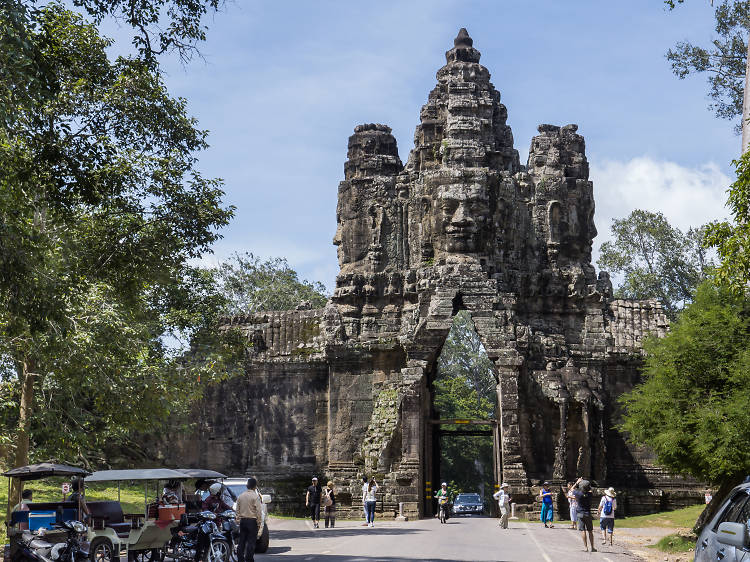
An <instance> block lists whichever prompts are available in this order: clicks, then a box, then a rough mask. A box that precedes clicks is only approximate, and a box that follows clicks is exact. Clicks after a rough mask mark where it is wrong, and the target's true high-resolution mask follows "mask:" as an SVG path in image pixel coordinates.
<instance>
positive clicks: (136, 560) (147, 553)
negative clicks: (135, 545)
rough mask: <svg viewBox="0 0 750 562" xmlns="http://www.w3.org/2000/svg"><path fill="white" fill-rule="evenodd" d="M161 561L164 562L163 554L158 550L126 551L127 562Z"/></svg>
mask: <svg viewBox="0 0 750 562" xmlns="http://www.w3.org/2000/svg"><path fill="white" fill-rule="evenodd" d="M162 560H164V553H163V552H162V550H161V549H159V548H150V549H146V550H129V551H128V562H161V561H162Z"/></svg>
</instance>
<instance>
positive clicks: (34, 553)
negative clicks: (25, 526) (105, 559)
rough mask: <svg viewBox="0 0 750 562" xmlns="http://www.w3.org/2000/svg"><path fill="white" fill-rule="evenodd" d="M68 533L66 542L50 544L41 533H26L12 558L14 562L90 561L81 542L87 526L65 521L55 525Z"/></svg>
mask: <svg viewBox="0 0 750 562" xmlns="http://www.w3.org/2000/svg"><path fill="white" fill-rule="evenodd" d="M54 528H56V529H62V530H63V531H65V533H66V535H67V536H66V539H65V542H60V543H57V544H53V543H50V542H48V541H46V540H45V539H44V535H43V534H41V533H38V532H37V533H33V532H31V531H24V532H23V533H22V534H21V536H20V537H19V539H18V547H17V549H16V552H15V553H14V555H13V556H12V560H13V562H29V561H34V562H83V561H84V560H88V558H89V552H88V548H87V545H86V543H83V542H82V541H81V538H80V536H81V533H85V532H86V530H87V529H86V525H84V524H83V523H81V522H80V521H65V522H64V523H62V524H59V525H54Z"/></svg>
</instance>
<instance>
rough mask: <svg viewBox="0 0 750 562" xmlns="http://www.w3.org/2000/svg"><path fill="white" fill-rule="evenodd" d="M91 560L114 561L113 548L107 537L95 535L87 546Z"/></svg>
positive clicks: (92, 561)
mask: <svg viewBox="0 0 750 562" xmlns="http://www.w3.org/2000/svg"><path fill="white" fill-rule="evenodd" d="M89 558H90V559H91V562H116V558H119V556H117V557H115V549H114V548H113V547H112V541H110V540H109V539H108V538H107V537H96V538H95V539H94V540H93V541H91V545H90V546H89Z"/></svg>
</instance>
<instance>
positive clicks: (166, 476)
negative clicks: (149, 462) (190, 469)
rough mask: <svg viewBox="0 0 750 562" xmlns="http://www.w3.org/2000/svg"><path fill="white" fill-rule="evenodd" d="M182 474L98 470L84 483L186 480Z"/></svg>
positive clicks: (160, 470)
mask: <svg viewBox="0 0 750 562" xmlns="http://www.w3.org/2000/svg"><path fill="white" fill-rule="evenodd" d="M188 478H190V477H189V476H186V475H185V474H183V473H182V472H177V471H176V470H172V469H170V468H133V469H126V470H98V471H96V472H94V473H93V474H92V475H91V476H88V477H87V478H86V482H87V483H88V482H115V481H122V480H187V479H188Z"/></svg>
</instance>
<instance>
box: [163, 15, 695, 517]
mask: <svg viewBox="0 0 750 562" xmlns="http://www.w3.org/2000/svg"><path fill="white" fill-rule="evenodd" d="M472 43H473V42H472V39H471V38H470V37H469V35H468V33H467V32H466V30H465V29H461V31H460V32H459V34H458V37H456V39H455V40H454V47H453V48H452V49H450V50H449V51H448V52H447V53H446V64H445V66H443V67H442V68H441V69H440V70H438V72H437V85H436V86H435V88H434V89H433V90H432V92H430V94H429V97H428V99H427V103H426V104H425V105H424V106H423V107H422V110H421V112H420V123H419V125H418V126H417V129H416V132H415V134H414V148H413V149H412V150H411V152H410V154H409V159H408V161H407V162H406V165H404V164H403V163H402V162H401V160H400V158H399V155H398V150H397V146H396V139H395V138H394V137H393V136H392V135H391V129H390V128H389V127H387V126H385V125H379V124H368V125H359V126H357V127H355V129H354V134H353V135H352V136H351V137H350V138H349V146H348V155H347V161H346V163H345V164H344V180H343V181H342V182H341V183H340V184H339V188H338V208H337V223H338V228H337V230H336V235H335V238H334V241H333V242H334V244H335V245H336V246H338V256H339V263H340V267H341V271H340V273H339V275H338V277H337V279H336V288H335V291H334V293H333V297H332V298H331V299H330V301H329V302H328V304H327V305H326V307H325V308H324V309H319V310H294V311H286V312H269V313H264V314H255V315H251V316H247V317H242V318H235V319H233V321H232V322H233V324H234V325H235V326H239V327H240V328H241V329H242V330H244V331H245V332H246V333H247V337H248V339H249V341H251V342H252V348H251V350H250V353H251V359H250V361H249V363H248V368H247V374H246V376H245V377H244V378H237V379H233V380H230V381H228V382H226V383H224V384H223V385H222V386H220V387H217V388H214V389H211V390H210V392H209V396H208V397H207V398H206V400H205V402H204V403H203V405H202V406H201V407H200V409H199V411H198V412H197V416H198V418H197V419H198V420H199V425H200V428H199V431H198V432H197V433H196V434H195V435H194V436H185V437H184V438H183V439H180V440H178V441H176V442H174V443H173V444H172V445H171V447H172V456H173V458H180V457H179V456H177V455H182V457H181V458H183V459H188V460H189V461H190V462H192V463H193V464H195V465H200V466H211V467H212V468H216V469H218V470H221V471H224V472H227V473H231V474H232V475H235V474H243V475H244V474H253V475H256V476H257V477H258V478H259V480H260V482H261V484H262V486H264V487H265V488H271V489H273V491H274V492H275V494H276V497H275V502H276V505H277V507H279V506H280V507H281V508H282V509H284V508H287V509H292V507H297V508H299V507H301V506H302V505H303V503H304V501H303V497H304V496H303V490H304V486H306V485H307V484H308V483H309V482H308V479H309V478H310V476H311V475H313V474H317V475H318V476H319V477H321V479H323V478H325V479H332V480H334V481H335V482H336V485H337V487H338V488H339V490H340V493H339V500H340V502H341V504H340V509H341V508H343V509H346V507H347V506H351V508H352V509H353V510H354V509H358V507H357V506H358V505H359V500H360V497H359V489H360V488H359V486H360V484H359V482H360V480H359V479H360V477H361V475H362V474H368V475H370V474H376V475H377V476H378V477H379V479H380V480H379V481H380V482H381V483H382V488H381V489H382V490H383V502H382V507H383V509H384V511H385V512H393V511H395V510H397V509H398V508H397V506H398V504H399V503H400V502H403V503H404V508H405V510H406V512H407V513H408V514H410V515H411V516H426V515H430V514H432V512H433V509H434V506H433V504H432V500H431V497H432V488H433V486H434V484H435V482H436V480H437V474H438V466H437V462H438V461H437V459H438V458H439V457H438V455H437V451H436V447H437V446H438V445H437V443H438V441H437V440H436V439H435V432H436V427H437V426H436V425H435V424H434V423H433V421H434V420H435V419H436V418H438V417H439V413H438V412H435V409H434V406H433V396H432V386H431V384H432V380H433V378H434V376H435V364H436V358H437V356H438V354H439V353H440V350H441V347H442V345H443V342H444V340H445V338H446V335H447V334H448V331H449V330H450V327H451V323H452V319H453V316H454V315H455V314H456V313H457V312H458V311H459V310H467V311H468V312H469V313H470V315H471V318H472V319H473V322H474V324H475V326H476V330H477V333H478V334H479V337H480V338H481V341H482V343H483V345H484V347H485V349H486V351H487V354H488V356H489V357H490V359H491V360H492V361H493V362H494V365H495V367H496V377H497V416H496V419H497V423H496V425H495V426H493V427H495V428H496V429H495V434H496V442H497V447H496V479H497V482H498V483H499V482H500V481H501V480H502V481H506V482H508V483H509V484H510V485H511V487H512V489H513V496H514V497H515V498H516V501H519V502H521V503H523V502H524V499H523V498H526V501H527V502H528V503H529V504H531V501H532V500H531V498H532V494H533V492H534V491H535V490H536V489H537V488H534V486H536V485H538V484H539V482H540V481H541V480H543V479H547V480H551V481H553V482H556V483H562V482H564V481H568V480H574V479H575V478H576V477H577V476H579V475H583V476H586V477H588V478H591V479H593V480H594V481H595V482H596V483H597V484H598V485H604V484H606V485H608V486H609V485H612V486H615V487H617V488H618V489H625V493H624V494H623V497H628V496H627V494H628V493H629V494H631V496H630V497H634V496H635V495H639V498H640V499H639V500H638V501H637V502H636V501H634V502H632V504H633V505H632V506H631V508H630V511H631V512H636V511H638V510H648V509H652V508H654V507H664V506H665V502H673V504H676V503H678V502H679V501H681V500H680V499H679V498H683V497H686V496H685V495H682V496H681V495H680V494H677V493H675V492H674V490H675V489H676V488H679V487H684V486H683V484H684V483H683V482H682V481H680V480H678V479H675V478H674V477H671V476H670V475H668V474H666V473H664V472H663V471H661V470H659V469H657V468H655V467H654V466H653V465H652V464H651V463H650V456H649V455H648V452H647V451H643V450H639V449H636V448H634V447H632V446H630V445H629V444H628V443H627V442H626V441H625V439H624V437H623V435H622V434H620V433H619V432H618V431H617V430H616V429H615V425H616V423H617V421H618V419H619V406H618V403H617V402H616V399H617V397H618V396H620V395H621V394H622V393H623V392H624V391H627V390H629V389H630V388H632V386H633V384H634V383H635V382H636V381H637V380H638V377H639V374H638V368H639V366H640V364H641V341H642V338H643V337H644V336H645V335H646V334H648V333H653V334H657V335H662V334H664V332H665V330H666V329H667V321H666V319H665V316H664V314H663V312H662V309H661V307H660V305H659V304H658V303H656V302H654V301H624V300H613V298H612V285H611V283H610V280H609V276H608V274H607V273H605V272H599V274H598V275H597V273H596V271H595V269H594V267H593V266H592V264H591V245H592V240H593V238H594V237H595V236H596V229H595V227H594V221H593V216H594V196H593V185H592V183H591V181H589V167H588V162H587V160H586V154H585V143H584V139H583V137H582V136H581V135H579V134H578V132H577V129H578V127H577V126H576V125H565V126H562V127H560V126H555V125H540V126H539V134H538V135H537V136H535V137H534V138H533V139H532V141H531V149H530V152H529V159H528V163H527V164H526V165H525V166H524V165H522V164H521V163H520V162H519V156H518V152H517V151H516V149H515V148H514V147H513V135H512V132H511V129H510V127H509V126H508V125H507V117H508V111H507V109H506V107H505V106H504V105H503V104H502V103H501V102H500V93H499V92H498V91H497V90H496V89H495V87H494V86H493V85H492V83H491V82H490V73H489V71H488V70H487V69H486V68H485V67H484V66H482V65H481V64H479V57H480V53H479V51H477V50H476V49H475V48H474V47H473V44H472ZM669 490H672V491H671V492H670V491H669ZM670 494H671V495H670ZM644 498H651V499H648V500H645V499H644ZM665 498H666V499H665ZM623 504H625V500H623ZM380 507H381V505H379V506H378V510H379V509H380ZM623 508H624V509H627V507H626V506H625V505H623Z"/></svg>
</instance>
